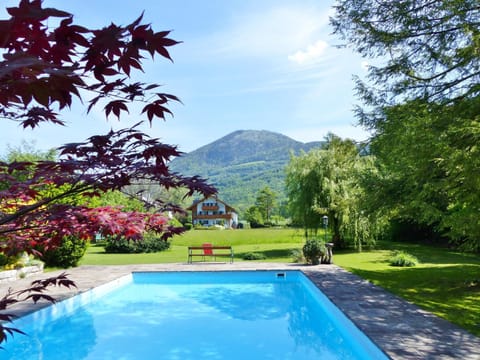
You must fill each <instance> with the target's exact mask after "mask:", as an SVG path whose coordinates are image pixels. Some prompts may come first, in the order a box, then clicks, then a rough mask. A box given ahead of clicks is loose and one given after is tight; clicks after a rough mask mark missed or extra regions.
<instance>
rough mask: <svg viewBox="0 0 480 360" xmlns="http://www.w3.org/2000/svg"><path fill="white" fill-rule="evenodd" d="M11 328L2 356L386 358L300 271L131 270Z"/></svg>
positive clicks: (47, 359)
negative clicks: (16, 329) (15, 329)
mask: <svg viewBox="0 0 480 360" xmlns="http://www.w3.org/2000/svg"><path fill="white" fill-rule="evenodd" d="M15 325H16V326H17V327H19V328H21V329H22V330H23V331H25V332H27V333H28V335H29V336H28V337H27V336H21V335H16V336H15V337H14V339H13V340H12V339H9V341H8V342H7V343H6V344H5V350H3V351H0V359H12V360H13V359H15V360H27V359H35V360H37V359H45V360H56V359H62V360H68V359H72V360H74V359H75V360H77V359H102V360H103V359H115V360H120V359H122V360H131V359H168V360H173V359H182V360H183V359H248V360H252V359H305V360H308V359H387V357H386V356H385V355H384V354H383V353H382V352H381V351H380V350H379V349H378V348H377V347H376V346H375V345H374V344H373V343H372V342H371V341H370V340H369V339H368V338H367V337H366V336H365V335H364V334H363V333H362V332H360V331H359V330H358V329H357V328H356V327H355V326H354V325H353V324H352V323H351V322H350V321H349V320H348V319H347V318H346V317H345V316H344V315H343V314H342V313H341V312H340V311H339V310H338V308H336V307H335V306H334V305H333V304H332V303H331V302H330V301H329V300H328V299H327V298H326V297H325V296H324V295H323V294H322V293H321V292H320V291H319V290H318V288H317V287H316V286H315V285H313V284H312V283H311V281H310V280H309V279H308V278H307V277H306V276H305V275H303V273H301V272H300V271H281V272H279V271H241V272H240V271H238V272H237V271H228V272H159V273H133V274H132V275H129V276H126V277H123V278H121V279H119V280H117V281H115V282H112V283H109V284H106V285H103V286H101V287H99V288H96V289H94V290H92V291H88V292H86V293H84V294H82V295H80V296H76V297H74V298H72V299H69V300H66V301H63V302H60V303H58V304H56V305H55V306H50V307H48V308H46V309H43V310H40V311H37V312H35V313H33V314H30V315H27V316H25V317H23V318H21V319H18V320H17V321H16V322H15Z"/></svg>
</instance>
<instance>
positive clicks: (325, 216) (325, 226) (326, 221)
mask: <svg viewBox="0 0 480 360" xmlns="http://www.w3.org/2000/svg"><path fill="white" fill-rule="evenodd" d="M322 220H323V229H324V230H325V244H326V243H327V227H328V216H327V215H323V218H322Z"/></svg>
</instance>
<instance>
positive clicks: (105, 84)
mask: <svg viewBox="0 0 480 360" xmlns="http://www.w3.org/2000/svg"><path fill="white" fill-rule="evenodd" d="M7 12H8V13H9V14H10V15H11V17H10V18H9V19H8V20H3V21H0V48H1V49H3V51H4V52H3V61H1V62H0V105H1V106H2V107H1V108H0V115H1V116H4V117H6V118H9V119H11V120H16V121H18V122H20V123H21V124H22V125H23V127H32V128H35V127H36V126H38V125H39V124H40V123H42V122H51V123H55V124H60V125H64V121H63V120H62V119H61V118H60V117H59V115H58V113H57V112H56V111H54V108H56V109H57V110H61V109H63V108H65V107H69V106H71V104H72V99H73V98H74V97H77V98H79V99H81V92H80V90H84V92H85V91H86V92H87V93H91V94H92V96H91V98H90V99H89V100H88V102H89V106H88V111H90V110H91V109H92V107H93V106H94V105H96V104H97V102H98V101H99V100H105V101H106V104H105V105H104V111H105V114H106V115H107V116H108V115H109V114H111V113H112V114H114V115H115V116H117V117H118V118H120V114H121V112H123V111H126V112H128V111H129V110H128V105H127V103H128V102H132V101H134V100H135V101H142V102H147V101H146V99H152V100H150V101H148V102H147V104H146V105H145V106H144V108H143V111H142V113H144V112H146V113H147V117H148V120H149V121H152V120H153V118H154V117H158V118H161V119H165V115H166V114H167V113H170V114H171V112H170V110H169V109H168V108H167V107H166V106H165V105H166V103H167V102H168V101H170V100H173V101H179V99H178V98H177V97H176V96H174V95H170V94H163V93H158V92H153V91H154V90H155V89H156V88H157V87H158V86H159V85H157V84H144V83H139V82H128V81H127V80H128V79H129V77H130V75H131V71H132V68H133V69H136V70H140V71H143V68H142V62H141V60H142V59H143V58H144V55H143V54H144V53H147V54H150V55H151V57H152V58H153V57H154V56H155V54H158V55H160V56H162V57H164V58H167V59H169V60H171V57H170V54H169V52H168V50H167V48H168V47H170V46H172V45H175V44H178V42H177V41H175V40H172V39H170V38H168V35H169V33H170V32H169V31H160V32H155V31H153V30H152V29H151V27H150V25H145V24H142V23H141V21H142V16H140V17H139V18H138V19H136V20H135V21H134V22H132V23H131V24H129V25H126V26H118V25H115V24H113V23H112V24H110V25H109V26H107V27H104V28H102V29H87V28H85V27H83V26H79V25H76V24H74V23H73V16H72V14H69V13H67V12H65V11H61V10H57V9H52V8H43V7H42V1H40V0H31V1H29V0H21V1H20V4H19V5H18V7H10V8H7ZM50 18H54V19H58V21H57V22H59V24H58V26H57V27H53V28H52V27H51V26H47V24H49V21H50V25H51V23H55V20H54V19H50ZM87 84H88V85H87Z"/></svg>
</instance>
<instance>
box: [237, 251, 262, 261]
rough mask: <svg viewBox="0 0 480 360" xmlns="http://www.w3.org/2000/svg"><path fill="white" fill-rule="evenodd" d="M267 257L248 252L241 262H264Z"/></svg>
mask: <svg viewBox="0 0 480 360" xmlns="http://www.w3.org/2000/svg"><path fill="white" fill-rule="evenodd" d="M266 258H267V257H266V256H265V255H264V254H261V253H255V252H249V253H246V254H244V255H243V256H242V259H243V260H265V259H266Z"/></svg>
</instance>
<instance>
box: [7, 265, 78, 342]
mask: <svg viewBox="0 0 480 360" xmlns="http://www.w3.org/2000/svg"><path fill="white" fill-rule="evenodd" d="M50 286H65V287H68V288H70V287H76V285H75V283H74V282H73V281H72V280H70V279H69V278H68V275H67V274H65V273H62V274H60V275H58V276H55V277H51V278H48V279H43V280H36V281H34V282H32V284H31V286H30V287H29V288H27V289H24V290H19V291H16V292H12V291H9V292H8V293H7V294H6V295H5V296H4V297H3V298H2V299H0V310H5V309H6V308H7V307H9V306H11V305H13V304H15V303H18V302H22V301H27V300H33V301H34V302H35V303H36V302H38V301H40V300H44V301H47V302H51V303H54V302H55V299H54V298H53V297H51V296H49V295H45V294H44V292H45V291H46V290H47V288H48V287H50ZM15 318H16V316H15V315H13V314H8V313H2V314H0V343H2V342H4V341H6V340H7V337H8V336H9V335H10V336H13V335H14V333H17V334H22V335H26V334H25V333H24V332H23V331H21V330H19V329H16V328H12V327H8V326H6V325H5V323H9V322H12V321H13V320H14V319H15ZM0 349H3V348H2V347H0Z"/></svg>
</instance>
